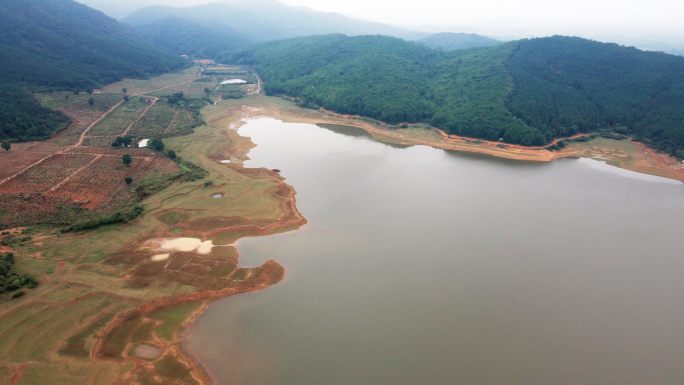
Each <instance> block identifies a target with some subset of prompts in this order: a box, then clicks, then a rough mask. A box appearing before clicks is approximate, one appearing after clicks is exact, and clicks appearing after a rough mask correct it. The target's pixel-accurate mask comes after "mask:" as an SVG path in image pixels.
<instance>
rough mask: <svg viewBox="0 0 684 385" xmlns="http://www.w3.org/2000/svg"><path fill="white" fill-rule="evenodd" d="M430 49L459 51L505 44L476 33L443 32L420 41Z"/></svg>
mask: <svg viewBox="0 0 684 385" xmlns="http://www.w3.org/2000/svg"><path fill="white" fill-rule="evenodd" d="M418 41H419V42H421V43H423V44H425V45H426V46H428V47H430V48H437V49H443V50H445V51H455V50H458V49H467V48H477V47H490V46H493V45H499V44H502V43H503V42H501V41H499V40H495V39H492V38H489V37H486V36H481V35H477V34H474V33H453V32H443V33H436V34H434V35H430V36H428V37H426V38H423V39H420V40H418Z"/></svg>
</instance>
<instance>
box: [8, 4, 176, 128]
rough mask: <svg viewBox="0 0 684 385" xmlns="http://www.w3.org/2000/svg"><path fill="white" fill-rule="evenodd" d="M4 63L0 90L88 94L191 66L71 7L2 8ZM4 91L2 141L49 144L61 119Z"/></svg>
mask: <svg viewBox="0 0 684 385" xmlns="http://www.w3.org/2000/svg"><path fill="white" fill-rule="evenodd" d="M0 57H2V60H0V85H4V86H6V85H14V86H19V87H22V88H24V89H26V90H29V91H50V90H68V91H87V90H92V89H93V88H98V87H100V86H102V85H104V84H108V83H112V82H116V81H119V80H121V79H122V78H124V77H133V78H142V77H147V76H149V75H153V74H159V73H163V72H167V71H170V70H173V69H176V68H180V67H182V66H184V65H186V60H184V59H182V58H180V57H178V56H177V55H174V54H172V53H170V52H167V51H163V50H161V49H157V48H154V47H153V46H151V45H150V43H147V42H145V41H143V40H142V39H140V38H138V37H136V36H135V35H134V34H133V33H132V32H131V31H129V30H128V29H127V28H125V27H124V26H123V25H121V24H119V23H118V22H117V21H116V20H114V19H111V18H109V17H107V16H105V15H104V14H102V13H101V12H99V11H96V10H93V9H91V8H88V7H86V6H85V5H82V4H79V3H77V2H75V1H73V0H3V1H2V2H0ZM3 90H5V92H4V93H3V95H2V96H0V111H2V113H3V115H2V120H3V128H2V135H3V138H5V137H9V138H11V139H17V140H33V139H40V138H44V137H46V135H48V136H49V134H50V133H52V132H54V131H55V129H56V128H58V127H59V126H60V125H61V124H62V123H63V122H64V116H63V115H60V114H50V113H47V112H45V110H42V109H40V108H39V106H37V104H35V103H33V98H32V97H30V96H29V95H23V96H21V95H19V94H20V93H21V91H19V89H18V88H7V89H5V88H3ZM34 113H35V114H37V115H35V116H33V114H34ZM13 119H14V123H12V124H11V125H9V123H8V122H10V121H12V120H13ZM6 124H7V125H6Z"/></svg>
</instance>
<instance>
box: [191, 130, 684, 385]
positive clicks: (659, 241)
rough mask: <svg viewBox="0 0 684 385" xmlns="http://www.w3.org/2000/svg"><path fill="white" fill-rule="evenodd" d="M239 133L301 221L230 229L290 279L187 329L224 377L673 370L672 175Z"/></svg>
mask: <svg viewBox="0 0 684 385" xmlns="http://www.w3.org/2000/svg"><path fill="white" fill-rule="evenodd" d="M345 130H346V131H347V132H345ZM239 132H240V134H241V135H243V136H246V137H249V138H251V140H252V141H253V142H254V143H256V144H257V147H255V148H254V149H252V150H251V151H250V153H249V154H248V155H249V158H250V160H249V161H247V162H245V167H265V168H268V169H273V168H277V169H280V170H281V175H282V176H283V177H285V178H287V183H288V184H290V185H292V186H293V187H294V188H295V189H296V190H297V192H298V194H297V207H298V209H299V211H300V212H301V213H302V214H303V215H304V216H305V217H306V218H307V220H308V221H309V224H308V225H306V226H305V227H303V228H302V229H300V230H299V231H294V232H289V233H284V234H279V235H275V236H268V237H256V238H248V239H242V240H240V241H239V243H238V245H237V246H238V249H239V251H240V254H241V259H240V265H242V266H258V265H260V264H262V263H263V262H264V261H266V260H267V259H269V258H272V259H275V260H276V261H278V262H279V263H281V264H282V265H283V266H285V268H286V269H287V272H286V278H285V280H284V281H283V282H282V283H280V284H278V285H275V286H273V287H270V288H268V289H265V290H262V291H258V292H253V293H249V294H244V295H238V296H232V297H228V298H225V299H223V300H220V301H217V302H214V303H213V304H212V305H211V306H210V307H209V308H208V310H207V311H206V312H205V313H204V314H203V315H202V316H201V317H200V318H199V319H198V320H197V321H196V322H195V323H194V324H193V325H192V326H191V327H190V328H189V329H188V330H187V331H186V332H185V333H184V337H183V346H184V348H185V349H187V350H188V351H189V352H190V353H191V354H192V355H193V356H194V357H195V358H196V359H198V360H199V361H200V362H201V363H202V364H203V365H204V366H205V368H207V371H208V372H209V373H210V375H211V377H212V379H213V380H214V381H215V383H216V384H236V385H240V384H285V385H290V384H292V385H295V384H296V385H299V384H326V385H334V384H340V385H341V384H357V385H359V384H369V385H370V384H373V385H376V384H411V385H413V384H521V385H522V384H524V385H528V384H682V383H684V371H683V370H682V362H684V349H682V346H684V323H683V322H682V321H681V320H682V319H683V318H684V301H682V299H681V297H682V293H684V279H682V277H683V276H684V258H682V250H684V237H682V236H681V231H682V226H683V224H684V220H683V219H682V218H684V186H683V185H682V183H680V182H676V181H671V180H668V179H662V178H656V177H648V178H641V177H640V176H638V175H633V174H624V173H623V172H622V171H620V172H615V170H613V169H611V168H610V167H611V166H608V165H605V164H602V163H599V162H596V161H592V160H578V159H563V160H558V161H553V162H548V163H529V162H519V161H510V160H502V159H495V158H490V157H486V156H479V155H469V154H462V153H454V152H447V151H443V150H437V149H433V148H428V147H422V146H416V147H409V148H395V147H391V146H388V145H385V144H383V143H379V142H374V141H372V140H371V139H370V138H369V137H368V136H367V135H363V134H362V133H360V132H358V131H355V130H353V129H346V128H340V127H339V126H338V127H319V126H315V125H309V124H286V123H282V122H279V121H276V120H273V119H258V120H249V121H248V123H247V124H245V125H244V126H242V127H241V128H240V131H239ZM354 133H355V134H354Z"/></svg>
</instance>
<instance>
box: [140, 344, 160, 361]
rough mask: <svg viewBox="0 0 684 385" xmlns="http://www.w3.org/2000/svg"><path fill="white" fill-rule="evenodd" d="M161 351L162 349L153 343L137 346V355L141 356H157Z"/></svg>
mask: <svg viewBox="0 0 684 385" xmlns="http://www.w3.org/2000/svg"><path fill="white" fill-rule="evenodd" d="M161 352H162V351H161V349H159V348H158V347H156V346H152V345H140V346H138V347H137V348H135V355H136V356H138V357H140V358H157V357H159V355H160V354H161Z"/></svg>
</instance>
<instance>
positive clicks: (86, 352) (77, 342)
mask: <svg viewBox="0 0 684 385" xmlns="http://www.w3.org/2000/svg"><path fill="white" fill-rule="evenodd" d="M114 316H115V314H114V313H108V314H105V315H103V316H101V317H99V318H97V319H96V320H95V321H93V323H91V324H90V325H88V326H86V327H85V329H83V330H81V331H80V332H78V333H76V334H74V335H73V336H71V337H69V338H68V339H67V341H66V345H65V346H64V347H63V348H62V349H60V350H59V352H58V353H59V354H61V355H64V356H70V357H77V358H83V359H87V358H89V357H90V349H87V348H86V338H88V337H90V336H91V335H93V334H94V333H96V332H97V331H99V330H101V329H102V328H104V327H105V326H107V324H109V323H110V322H111V321H112V320H113V319H114Z"/></svg>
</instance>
